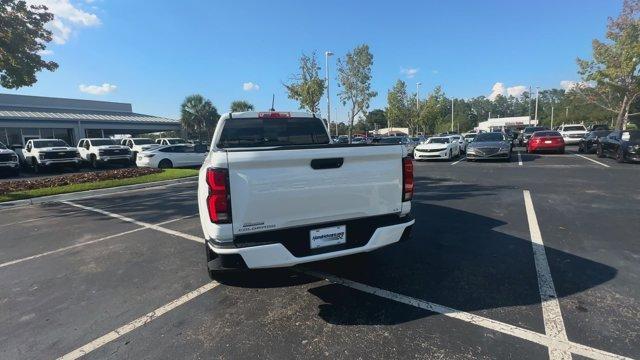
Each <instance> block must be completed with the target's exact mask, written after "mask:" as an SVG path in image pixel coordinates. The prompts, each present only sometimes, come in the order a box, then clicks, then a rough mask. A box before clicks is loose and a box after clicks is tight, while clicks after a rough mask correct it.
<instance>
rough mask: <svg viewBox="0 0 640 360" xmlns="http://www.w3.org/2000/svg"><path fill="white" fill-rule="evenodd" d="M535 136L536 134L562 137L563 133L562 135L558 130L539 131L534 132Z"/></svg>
mask: <svg viewBox="0 0 640 360" xmlns="http://www.w3.org/2000/svg"><path fill="white" fill-rule="evenodd" d="M533 136H535V137H542V136H558V137H562V135H560V133H559V132H557V131H537V132H536V133H534V134H533Z"/></svg>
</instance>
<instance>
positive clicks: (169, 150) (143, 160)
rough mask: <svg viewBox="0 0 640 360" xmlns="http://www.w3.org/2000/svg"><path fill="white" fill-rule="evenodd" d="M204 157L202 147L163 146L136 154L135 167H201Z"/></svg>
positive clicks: (205, 153)
mask: <svg viewBox="0 0 640 360" xmlns="http://www.w3.org/2000/svg"><path fill="white" fill-rule="evenodd" d="M206 156H207V147H206V146H204V145H186V144H185V145H165V146H160V147H157V148H154V149H151V150H146V151H143V152H141V153H138V158H137V159H136V165H138V166H141V167H157V168H161V169H166V168H172V167H190V166H201V165H202V162H203V161H204V158H205V157H206Z"/></svg>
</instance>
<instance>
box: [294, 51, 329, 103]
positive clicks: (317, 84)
mask: <svg viewBox="0 0 640 360" xmlns="http://www.w3.org/2000/svg"><path fill="white" fill-rule="evenodd" d="M319 70H320V67H319V66H318V59H317V58H316V53H315V52H313V53H312V54H311V56H307V55H305V54H302V56H301V57H300V73H299V74H296V75H294V76H293V82H292V83H291V84H284V87H285V88H286V89H287V94H288V96H289V99H293V100H296V101H297V102H298V104H299V108H300V109H303V110H307V111H309V112H312V113H314V114H315V113H318V112H320V107H319V105H320V99H322V94H324V89H325V86H326V84H325V80H324V79H321V78H320V75H319V74H318V71H319Z"/></svg>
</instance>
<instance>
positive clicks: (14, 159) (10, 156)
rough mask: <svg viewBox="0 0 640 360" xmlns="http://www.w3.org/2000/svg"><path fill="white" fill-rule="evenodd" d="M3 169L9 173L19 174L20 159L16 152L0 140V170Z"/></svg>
mask: <svg viewBox="0 0 640 360" xmlns="http://www.w3.org/2000/svg"><path fill="white" fill-rule="evenodd" d="M5 170H7V171H8V172H10V173H11V175H14V176H18V175H20V159H19V158H18V154H16V153H15V152H14V151H13V150H11V149H8V148H7V147H6V146H5V145H4V144H3V143H1V142H0V171H5Z"/></svg>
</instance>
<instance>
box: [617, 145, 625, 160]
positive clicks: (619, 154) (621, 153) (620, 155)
mask: <svg viewBox="0 0 640 360" xmlns="http://www.w3.org/2000/svg"><path fill="white" fill-rule="evenodd" d="M616 161H617V162H619V163H623V162H626V161H627V158H626V156H625V155H624V150H622V148H620V149H619V150H618V152H617V153H616Z"/></svg>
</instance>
